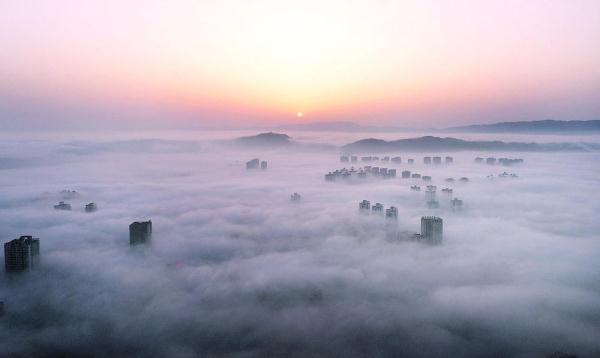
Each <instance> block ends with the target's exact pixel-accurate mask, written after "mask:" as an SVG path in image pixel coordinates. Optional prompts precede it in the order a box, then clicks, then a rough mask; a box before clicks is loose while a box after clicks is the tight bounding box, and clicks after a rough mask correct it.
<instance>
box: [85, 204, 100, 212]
mask: <svg viewBox="0 0 600 358" xmlns="http://www.w3.org/2000/svg"><path fill="white" fill-rule="evenodd" d="M96 210H98V206H97V205H96V204H95V203H89V204H85V212H86V213H93V212H94V211H96Z"/></svg>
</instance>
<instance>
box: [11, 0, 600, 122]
mask: <svg viewBox="0 0 600 358" xmlns="http://www.w3.org/2000/svg"><path fill="white" fill-rule="evenodd" d="M0 44H1V46H0V124H4V125H6V126H7V127H22V128H27V127H28V126H39V125H43V126H46V127H48V128H51V127H53V126H61V125H66V126H69V125H78V126H83V127H85V126H90V127H97V126H102V125H103V124H106V123H111V124H113V125H120V124H122V125H127V124H128V123H130V122H135V123H147V124H150V123H152V124H153V125H165V126H170V125H173V126H179V125H186V124H194V125H198V126H209V127H216V126H221V125H227V126H236V125H242V126H246V125H253V124H256V123H264V122H267V123H274V122H289V121H298V120H300V119H298V117H297V116H296V113H297V112H303V113H304V116H303V117H302V119H301V120H302V121H330V120H352V121H356V122H360V123H365V124H394V125H399V126H413V127H415V126H416V127H430V126H450V125H455V124H463V123H474V122H492V121H511V120H536V119H546V118H553V119H566V120H569V119H600V2H599V1H595V0H591V1H566V0H565V1H507V0H504V1H383V0H382V1H342V0H340V1H281V0H272V1H226V0H225V1H223V0H221V1H195V0H194V1H192V0H190V1H165V0H160V1H159V0H157V1H151V0H143V1H142V0H129V1H112V0H103V1H92V0H90V1H74V0H73V1H67V0H54V1H30V0H19V1H17V0H14V1H11V0H9V1H3V2H2V4H0Z"/></svg>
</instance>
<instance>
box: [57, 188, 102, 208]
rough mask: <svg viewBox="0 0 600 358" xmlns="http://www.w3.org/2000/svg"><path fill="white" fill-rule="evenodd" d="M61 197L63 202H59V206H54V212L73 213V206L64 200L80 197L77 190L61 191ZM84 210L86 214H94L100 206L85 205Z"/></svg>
mask: <svg viewBox="0 0 600 358" xmlns="http://www.w3.org/2000/svg"><path fill="white" fill-rule="evenodd" d="M59 195H60V197H61V198H62V199H63V200H61V201H59V202H58V204H56V205H54V210H65V211H71V210H72V209H73V207H72V206H71V204H69V203H67V202H65V201H64V200H68V199H75V198H78V197H79V196H80V194H79V193H78V192H77V191H75V190H61V191H60V192H59ZM83 210H84V211H85V212H86V213H93V212H94V211H96V210H98V206H97V205H96V204H95V203H88V204H85V206H84V207H83Z"/></svg>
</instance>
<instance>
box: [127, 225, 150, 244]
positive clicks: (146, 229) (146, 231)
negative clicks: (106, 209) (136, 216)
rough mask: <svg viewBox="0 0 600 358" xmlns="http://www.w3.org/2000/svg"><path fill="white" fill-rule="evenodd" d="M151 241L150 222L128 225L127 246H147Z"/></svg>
mask: <svg viewBox="0 0 600 358" xmlns="http://www.w3.org/2000/svg"><path fill="white" fill-rule="evenodd" d="M151 240H152V221H151V220H148V221H141V222H138V221H136V222H133V223H131V224H130V225H129V245H131V246H134V245H138V244H149V243H150V241H151Z"/></svg>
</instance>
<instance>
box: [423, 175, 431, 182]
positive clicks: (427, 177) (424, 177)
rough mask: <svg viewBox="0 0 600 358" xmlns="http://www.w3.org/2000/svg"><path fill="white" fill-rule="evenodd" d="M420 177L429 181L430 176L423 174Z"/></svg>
mask: <svg viewBox="0 0 600 358" xmlns="http://www.w3.org/2000/svg"><path fill="white" fill-rule="evenodd" d="M421 179H423V181H431V177H430V176H429V175H423V177H421Z"/></svg>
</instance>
